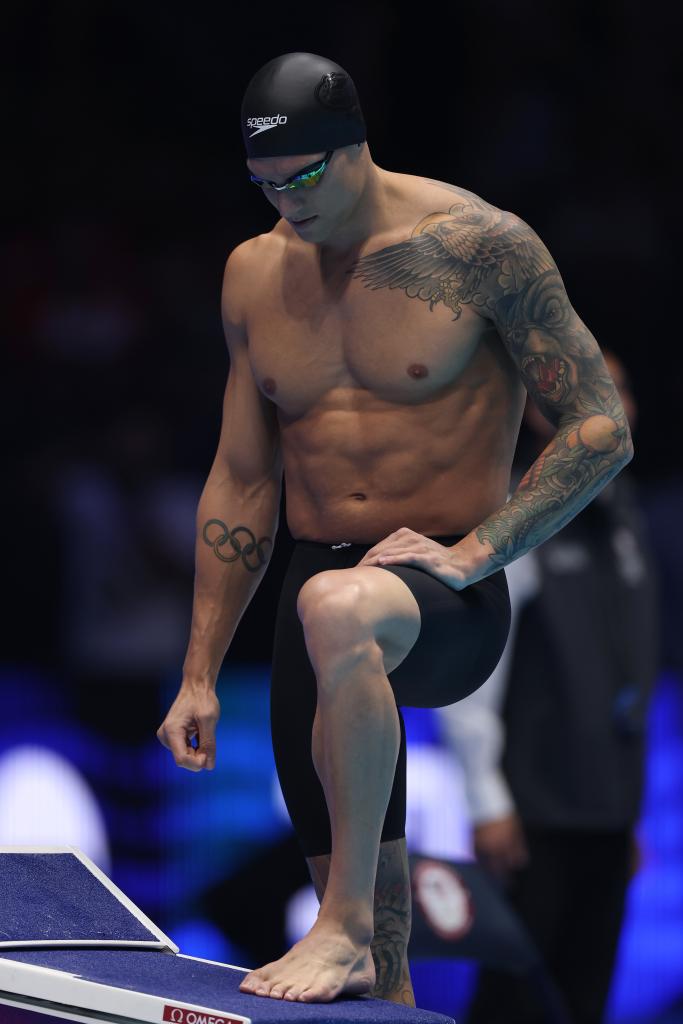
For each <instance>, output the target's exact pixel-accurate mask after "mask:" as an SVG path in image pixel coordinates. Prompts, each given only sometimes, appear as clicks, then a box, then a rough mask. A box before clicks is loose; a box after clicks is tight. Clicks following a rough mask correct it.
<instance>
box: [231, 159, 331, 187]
mask: <svg viewBox="0 0 683 1024" xmlns="http://www.w3.org/2000/svg"><path fill="white" fill-rule="evenodd" d="M333 153H334V150H333V149H331V150H329V152H328V153H325V156H324V157H323V159H322V161H321V162H320V163H315V164H309V165H308V167H304V168H303V170H301V171H299V173H298V174H293V175H292V177H291V178H287V181H286V182H285V183H284V185H276V184H275V182H274V181H266V179H265V178H257V177H256V175H254V174H250V175H249V177H250V178H251V180H252V181H253V183H254V184H255V185H258V186H259V187H260V188H272V189H274V191H275V192H283V191H284V190H285V189H293V188H312V187H313V186H314V185H317V184H318V183H319V182H320V179H321V178H322V176H323V174H324V173H325V169H326V167H327V165H328V164H329V162H330V160H331V158H332V154H333Z"/></svg>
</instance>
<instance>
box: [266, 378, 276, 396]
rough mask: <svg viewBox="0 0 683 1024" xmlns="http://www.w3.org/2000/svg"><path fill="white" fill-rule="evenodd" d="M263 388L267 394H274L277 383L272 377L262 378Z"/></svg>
mask: <svg viewBox="0 0 683 1024" xmlns="http://www.w3.org/2000/svg"><path fill="white" fill-rule="evenodd" d="M263 390H264V391H265V393H266V394H267V395H274V394H275V392H276V390H277V384H276V383H275V381H274V380H273V378H272V377H264V378H263Z"/></svg>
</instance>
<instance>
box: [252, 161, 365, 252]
mask: <svg viewBox="0 0 683 1024" xmlns="http://www.w3.org/2000/svg"><path fill="white" fill-rule="evenodd" d="M352 149H353V150H356V151H357V147H356V146H346V147H344V148H342V149H338V150H335V152H334V153H333V154H332V156H331V157H330V161H329V163H328V165H327V167H326V168H325V171H324V173H323V175H322V177H321V179H320V181H319V182H318V184H317V185H313V186H312V187H310V188H305V187H300V188H294V189H285V190H284V191H282V192H277V191H276V190H275V189H273V188H268V186H267V185H266V186H264V187H262V191H263V193H264V195H265V196H266V198H267V199H268V202H269V203H272V205H273V206H274V207H275V209H276V210H277V211H278V213H279V214H280V216H281V217H284V219H285V220H286V221H288V222H289V223H290V224H291V225H292V227H293V229H294V230H295V231H296V233H297V235H299V237H300V238H301V239H302V240H304V241H306V242H323V241H325V239H327V238H329V237H330V235H331V234H332V232H333V231H334V229H335V226H336V225H337V224H339V223H340V221H341V220H342V219H343V218H344V216H345V214H346V213H347V212H348V210H349V208H350V206H352V205H353V202H354V199H355V196H356V192H357V186H356V184H355V183H356V178H357V175H355V174H354V173H353V165H354V164H355V163H356V162H357V161H354V160H353V158H352V157H350V154H349V152H348V151H349V150H352ZM324 157H325V153H324V152H318V153H302V154H301V156H298V155H297V156H273V157H259V158H252V159H250V160H247V167H248V168H249V172H250V173H251V174H253V175H255V177H257V178H263V179H264V180H265V181H266V182H274V183H275V184H276V185H284V183H285V182H286V181H287V179H288V178H291V177H293V176H294V175H296V174H299V173H300V172H301V171H305V170H309V169H310V168H311V165H315V164H320V163H321V162H322V160H323V159H324Z"/></svg>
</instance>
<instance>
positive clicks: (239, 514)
mask: <svg viewBox="0 0 683 1024" xmlns="http://www.w3.org/2000/svg"><path fill="white" fill-rule="evenodd" d="M280 492H281V484H280V483H279V482H277V481H275V480H265V481H263V482H262V483H260V484H258V485H257V484H254V485H245V484H242V483H240V482H238V481H236V480H234V479H233V478H232V477H231V476H230V474H229V473H228V472H227V470H226V469H225V468H224V467H223V466H222V465H221V464H220V463H215V464H214V466H213V468H212V470H211V472H210V474H209V477H208V479H207V481H206V485H205V487H204V490H203V492H202V496H201V499H200V501H199V506H198V509H197V539H196V548H195V581H194V598H193V606H192V625H191V629H190V641H189V645H188V649H187V654H186V656H185V663H184V667H183V679H184V681H186V682H191V683H193V684H199V685H210V686H215V683H216V678H217V676H218V672H219V669H220V666H221V663H222V661H223V658H224V657H225V653H226V651H227V649H228V647H229V645H230V642H231V641H232V638H233V636H234V634H235V630H236V629H237V626H238V625H239V622H240V619H241V618H242V615H243V614H244V612H245V610H246V608H247V606H248V604H249V602H250V600H251V598H252V597H253V595H254V593H255V592H256V589H257V587H258V585H259V583H260V582H261V580H262V579H263V576H264V574H265V571H266V568H267V565H268V562H269V561H270V555H271V552H272V549H273V542H274V539H275V533H276V531H277V524H278V515H279V507H280Z"/></svg>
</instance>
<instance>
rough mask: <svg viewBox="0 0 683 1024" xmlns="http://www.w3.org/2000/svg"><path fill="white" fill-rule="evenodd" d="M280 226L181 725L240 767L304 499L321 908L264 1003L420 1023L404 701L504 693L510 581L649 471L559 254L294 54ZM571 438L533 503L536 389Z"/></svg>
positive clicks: (297, 590) (257, 86)
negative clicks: (247, 632) (269, 590)
mask: <svg viewBox="0 0 683 1024" xmlns="http://www.w3.org/2000/svg"><path fill="white" fill-rule="evenodd" d="M242 133H243V139H244V144H245V147H246V155H247V161H246V163H247V173H248V175H249V177H250V178H251V184H250V185H249V187H250V188H254V187H256V188H258V189H260V191H261V192H262V193H263V195H264V197H265V199H266V200H267V201H268V202H269V203H270V204H271V205H272V206H273V207H274V210H275V212H276V217H277V219H276V222H275V224H274V227H273V228H272V230H271V231H269V232H267V233H265V234H262V235H258V236H256V237H254V238H250V239H248V240H247V241H245V242H243V243H241V244H240V245H238V246H237V247H236V248H235V249H234V251H233V252H232V253H231V254H230V256H229V258H228V260H227V264H226V268H225V276H224V281H223V292H222V315H223V324H224V330H225V336H226V341H227V347H228V351H229V357H230V370H229V375H228V380H227V385H226V390H225V399H224V405H223V420H222V428H221V433H220V438H219V441H218V447H217V452H216V456H215V460H214V463H213V465H212V467H211V470H210V472H209V476H208V479H207V481H206V485H205V487H204V490H203V492H202V496H201V499H200V502H199V508H198V515H197V546H196V577H195V589H194V604H193V615H192V625H191V631H190V640H189V645H188V650H187V655H186V658H185V662H184V666H183V678H182V682H181V686H180V690H179V692H178V695H177V697H176V699H175V701H174V703H173V704H172V706H171V708H170V709H169V711H168V714H167V716H166V718H165V721H164V722H163V724H162V725H161V726H160V728H159V730H158V733H157V735H158V738H159V740H160V741H161V742H162V743H163V744H164V745H165V746H166V747H168V748H169V749H170V750H171V752H172V754H173V756H174V759H175V761H176V764H178V765H179V766H181V767H184V768H187V769H189V770H191V771H201V770H202V769H211V768H213V767H214V764H215V757H216V744H215V727H216V722H217V720H218V717H219V713H220V706H219V702H218V698H217V696H216V692H215V686H216V678H217V675H218V671H219V669H220V666H221V663H222V660H223V657H224V655H225V653H226V650H227V649H228V647H229V645H230V643H231V640H232V638H233V636H234V634H235V631H236V629H237V626H238V623H239V621H240V618H241V616H242V615H243V613H244V610H245V608H246V607H247V605H248V603H249V601H250V600H251V598H252V596H253V594H254V592H255V590H256V588H257V587H258V585H259V583H260V582H261V580H262V578H263V576H264V574H265V572H266V570H267V566H268V562H269V559H270V556H271V553H272V550H273V542H274V538H275V534H276V531H277V527H278V521H279V508H280V497H281V493H282V487H283V481H286V518H287V525H288V527H289V530H290V533H291V535H292V537H293V538H294V539H295V542H296V544H295V548H294V552H293V555H292V558H291V561H290V564H289V566H288V569H287V572H286V576H285V579H284V583H283V587H282V592H281V595H280V601H279V607H278V613H277V621H276V628H275V641H274V650H273V665H272V686H271V729H272V740H273V750H274V755H275V762H276V767H277V771H278V777H279V780H280V784H281V787H282V792H283V795H284V799H285V802H286V804H287V808H288V811H289V814H290V816H291V820H292V824H293V827H294V830H295V832H296V835H297V837H298V839H299V843H300V846H301V849H302V853H303V855H304V856H305V857H306V859H307V862H308V866H309V869H310V873H311V878H312V880H313V883H314V885H315V888H316V892H317V895H318V899H319V901H320V910H319V913H318V917H317V920H316V922H315V924H314V926H313V928H312V929H311V931H310V932H309V933H308V935H306V936H305V937H304V938H303V939H302V940H301V941H300V942H298V943H296V945H295V946H293V947H292V949H291V950H290V951H289V952H288V953H287V954H286V955H285V956H283V957H282V958H281V959H279V960H277V961H274V962H272V963H269V964H266V965H264V966H262V967H260V968H258V969H256V970H253V971H251V972H250V973H249V974H247V975H245V978H244V980H243V982H242V984H241V985H240V989H241V991H243V992H250V993H255V994H259V995H263V996H266V997H269V998H273V999H285V1000H294V1001H300V1002H329V1001H330V1000H332V999H334V998H336V997H338V996H345V995H353V994H365V993H367V994H372V995H374V996H376V997H378V998H384V999H388V1000H391V1001H393V1002H395V1003H400V1004H403V1005H407V1006H414V1005H415V999H414V995H413V990H412V985H411V980H410V973H409V970H408V961H407V955H406V951H407V946H408V938H409V935H410V922H411V903H410V879H409V875H408V861H407V852H406V843H405V797H406V792H405V771H406V746H405V729H404V724H403V717H402V714H401V707H403V706H416V707H442V706H446V705H449V704H452V703H454V702H455V701H457V700H460V699H461V698H462V697H464V696H466V695H467V694H468V693H471V692H472V691H473V690H474V689H476V688H477V687H479V686H480V685H481V684H482V683H483V682H484V681H485V679H486V678H487V676H488V675H489V674H490V673H491V672H492V671H493V668H494V667H495V665H496V663H497V661H498V659H499V657H500V655H501V653H502V651H503V647H504V645H505V640H506V637H507V633H508V628H509V621H510V606H509V599H508V592H507V585H506V580H505V571H504V567H505V566H506V565H508V564H509V563H510V562H512V561H514V560H515V559H516V558H519V557H520V556H521V555H523V554H524V553H525V552H527V551H529V550H530V549H531V548H533V547H535V546H536V545H538V544H540V543H542V542H543V541H544V540H546V539H547V538H548V537H551V536H552V535H553V534H554V533H556V532H557V531H558V530H559V529H560V528H561V527H562V526H564V525H565V523H567V522H568V521H569V520H570V519H572V518H573V517H574V516H575V515H576V514H577V513H578V512H579V511H580V510H581V509H582V508H583V507H584V506H585V505H587V504H588V502H590V501H591V499H592V498H594V497H595V495H596V494H597V493H598V492H599V491H600V490H601V489H602V488H603V487H604V486H605V485H606V484H607V483H608V482H609V480H611V479H612V478H613V477H614V476H615V475H616V474H617V473H618V472H619V471H620V469H621V468H622V467H623V466H624V465H625V464H626V463H627V462H628V461H629V460H630V459H631V458H632V454H633V448H632V442H631V436H630V433H629V428H628V424H627V421H626V417H625V415H624V410H623V408H622V405H621V402H620V400H619V396H618V393H617V391H616V389H615V386H614V383H613V381H612V378H611V377H610V374H609V372H608V370H607V367H606V365H605V362H604V360H603V357H602V354H601V352H600V349H599V347H598V344H597V343H596V341H595V338H594V337H593V335H592V334H591V333H590V331H589V330H588V328H587V327H586V326H585V324H584V323H583V322H582V321H581V320H580V318H579V316H578V315H577V313H576V312H575V311H574V309H573V308H572V306H571V304H570V302H569V298H568V297H567V293H566V291H565V288H564V285H563V283H562V279H561V277H560V274H559V272H558V268H557V266H556V265H555V263H554V261H553V258H552V256H551V255H550V253H549V252H548V250H547V248H546V247H545V245H544V244H543V242H542V241H541V240H540V238H539V237H538V235H536V234H535V232H534V231H533V230H532V228H531V227H529V225H527V224H526V223H525V222H524V221H523V220H521V219H520V218H519V217H518V216H517V215H516V214H514V213H512V212H509V211H505V210H501V209H497V208H496V207H495V206H493V205H492V204H491V203H489V202H487V201H486V200H485V199H482V198H480V197H479V196H477V195H475V194H474V193H472V192H469V191H467V190H466V189H464V188H462V187H460V186H459V185H457V184H451V183H446V182H441V181H434V180H431V179H428V178H423V177H417V176H415V175H411V174H403V173H400V172H397V171H390V170H386V169H384V168H382V167H380V166H379V165H378V164H376V163H375V162H374V161H373V159H372V156H371V153H370V149H369V146H368V142H367V139H366V128H365V122H364V119H363V115H362V111H361V107H360V103H359V99H358V95H357V92H356V89H355V86H354V84H353V81H352V80H351V78H350V77H349V75H348V74H347V73H346V71H345V70H344V69H343V68H341V67H340V66H339V65H338V64H335V63H334V62H332V61H330V60H328V59H326V58H324V57H320V56H317V55H315V54H309V53H288V54H285V55H283V56H281V57H277V58H275V59H274V60H271V61H269V62H268V63H267V64H266V65H265V66H264V67H262V68H261V69H260V70H259V71H258V72H257V73H256V74H255V75H254V77H253V78H252V80H251V82H250V83H249V85H248V87H247V90H246V93H245V96H244V101H243V104H242ZM527 392H528V393H529V394H530V396H531V397H532V398H533V400H534V401H535V402H536V403H537V404H538V406H539V408H540V409H541V410H542V411H543V413H544V414H545V416H547V417H548V419H549V420H550V421H551V422H552V423H553V425H554V430H555V433H554V435H553V437H552V438H551V439H550V440H549V442H548V444H547V445H546V447H545V449H544V451H543V452H542V453H541V454H540V455H539V457H538V458H537V459H536V461H535V462H534V463H533V465H532V466H531V467H530V468H529V470H528V472H527V473H526V475H525V476H524V478H523V479H522V481H521V483H520V484H519V486H518V487H517V489H516V490H515V491H514V493H512V494H510V493H509V486H510V469H511V463H512V457H513V453H514V450H515V444H516V440H517V435H518V431H519V425H520V421H521V418H522V412H523V409H524V403H525V397H526V393H527Z"/></svg>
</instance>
